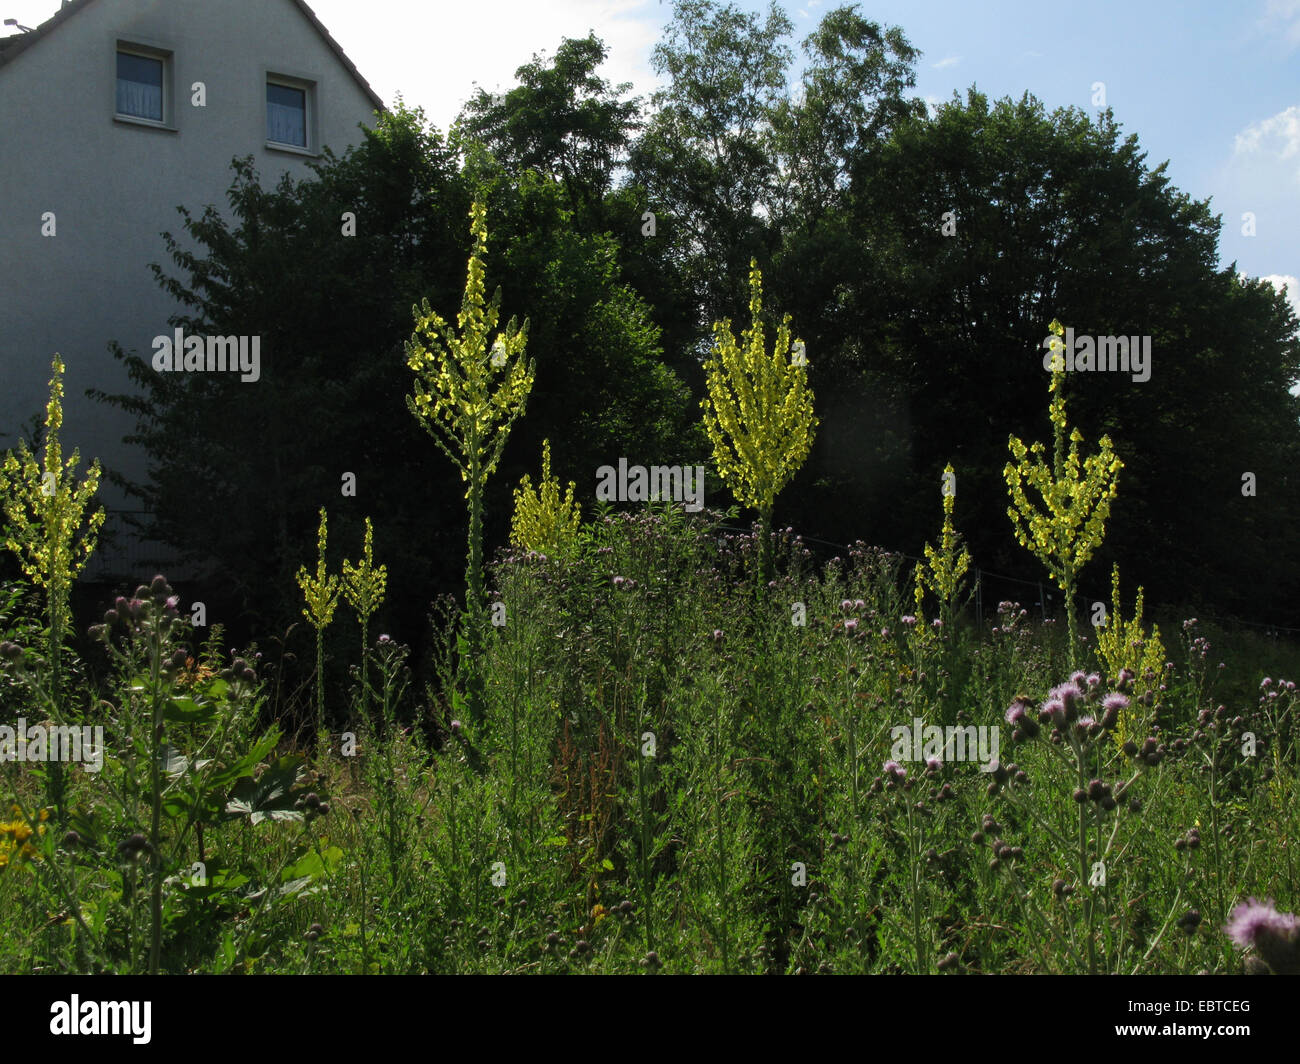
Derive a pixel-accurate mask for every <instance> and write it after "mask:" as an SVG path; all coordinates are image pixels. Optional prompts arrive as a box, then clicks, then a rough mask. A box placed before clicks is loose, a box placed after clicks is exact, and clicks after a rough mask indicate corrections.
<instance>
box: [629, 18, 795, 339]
mask: <svg viewBox="0 0 1300 1064" xmlns="http://www.w3.org/2000/svg"><path fill="white" fill-rule="evenodd" d="M793 29H794V24H793V23H792V22H791V21H790V19H789V17H788V16H787V15H786V14H785V12H784V11H782V10H781V8H780V7H778V6H777V5H776V4H775V3H773V4H772V5H771V6H770V7H769V9H768V13H767V17H766V18H765V19H763V20H761V21H760V19H759V17H758V16H757V15H755V14H752V13H746V12H742V11H740V10H739V9H738V8H736V7H735V6H734V5H732V4H727V5H726V6H725V7H720V6H719V5H718V4H716V3H714V2H713V0H677V2H676V3H675V4H674V5H673V18H672V21H671V22H670V23H669V25H668V28H667V30H666V33H665V39H664V40H663V41H662V42H660V43H659V44H658V45H656V46H655V50H654V54H653V56H652V60H651V62H652V65H653V66H654V69H655V71H656V73H658V74H660V75H665V76H667V78H668V85H667V87H666V88H664V89H662V90H661V91H659V92H657V93H655V95H654V105H655V108H656V111H655V114H654V117H653V118H652V119H651V120H650V122H649V123H648V125H647V127H646V130H645V132H644V134H643V135H642V137H641V138H640V139H639V140H638V142H637V144H636V145H635V147H634V149H633V152H632V157H631V170H632V174H633V178H634V180H635V182H636V184H637V185H638V186H639V187H640V188H641V189H643V190H644V192H645V193H646V195H647V198H648V203H649V205H650V209H652V210H657V211H662V212H663V213H664V214H665V215H666V216H667V217H669V218H670V219H671V222H672V227H673V229H674V230H675V231H676V233H677V235H676V236H675V237H674V239H675V241H676V245H677V253H678V255H679V258H680V261H679V263H678V265H679V268H680V269H682V270H683V271H684V273H685V274H686V275H687V278H688V283H689V285H690V288H691V290H692V291H693V292H694V294H695V296H696V300H697V304H698V307H699V311H698V312H699V314H700V317H699V321H700V322H701V323H703V322H706V321H709V320H713V319H716V318H721V317H727V316H730V315H731V313H732V311H733V309H738V308H739V307H740V306H742V305H743V304H744V299H743V297H742V296H741V292H743V288H738V287H734V285H735V281H734V278H737V277H739V276H741V275H742V273H743V271H744V266H745V263H747V262H748V261H749V259H750V258H751V257H753V256H761V257H763V258H767V257H768V252H769V251H770V248H769V242H768V237H767V225H766V223H765V221H764V220H763V218H762V217H761V216H760V214H758V213H756V210H758V211H761V210H763V209H765V208H766V206H767V205H768V204H770V203H771V202H772V198H773V196H772V193H773V189H774V187H775V183H776V178H777V171H776V161H775V158H774V156H773V154H772V152H771V150H770V149H771V143H770V140H771V138H770V119H771V115H772V114H773V112H774V111H775V109H776V108H777V106H778V105H779V103H780V102H781V100H782V99H783V98H784V94H785V93H786V91H787V89H786V68H787V67H788V66H789V65H790V63H791V61H792V60H793V58H794V54H793V52H792V51H791V50H790V48H789V46H788V45H786V44H784V43H782V42H783V39H784V38H785V37H787V36H788V35H789V34H790V33H791V32H792V31H793Z"/></svg>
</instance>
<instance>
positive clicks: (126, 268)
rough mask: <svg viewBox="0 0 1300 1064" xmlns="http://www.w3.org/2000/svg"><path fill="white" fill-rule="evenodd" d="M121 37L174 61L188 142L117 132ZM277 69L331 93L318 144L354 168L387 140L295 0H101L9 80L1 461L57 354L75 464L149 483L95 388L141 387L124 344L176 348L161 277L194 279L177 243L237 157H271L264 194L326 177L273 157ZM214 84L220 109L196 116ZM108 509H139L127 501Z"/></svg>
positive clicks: (1, 148)
mask: <svg viewBox="0 0 1300 1064" xmlns="http://www.w3.org/2000/svg"><path fill="white" fill-rule="evenodd" d="M54 10H55V9H54V8H53V7H52V8H51V14H53V12H54ZM119 39H126V40H130V41H133V42H136V43H140V44H146V45H155V46H158V47H160V48H164V49H168V50H170V51H171V52H172V53H173V55H172V60H171V63H172V67H173V70H172V74H173V77H172V84H173V86H174V90H175V91H174V97H173V99H174V104H175V107H174V112H173V118H174V125H175V127H176V128H175V130H174V131H172V130H163V129H157V128H146V127H142V126H139V125H133V124H127V123H124V122H121V121H118V120H115V118H114V112H115V86H116V51H117V42H118V40H119ZM268 71H271V72H275V73H280V74H288V75H296V76H298V77H301V78H304V79H309V80H312V81H315V82H316V89H315V94H314V96H315V104H316V115H317V119H318V121H317V123H316V131H317V134H318V143H317V145H316V146H319V145H321V144H325V145H329V146H330V147H332V148H333V149H334V150H335V151H336V152H338V153H339V154H342V152H343V150H344V149H346V148H347V147H348V146H349V145H352V144H355V143H357V142H358V141H360V139H361V133H360V131H359V130H358V128H357V124H358V123H359V122H364V123H365V124H366V125H373V124H374V119H373V103H372V102H371V99H370V98H369V97H368V96H367V95H366V93H365V92H364V90H363V89H362V87H361V86H360V85H359V84H358V83H357V81H356V79H355V78H353V77H352V75H351V74H350V73H349V71H348V70H347V69H346V68H345V67H344V66H343V64H342V63H341V62H340V61H339V59H338V57H337V56H336V55H335V54H334V52H333V51H332V50H331V49H330V47H329V45H328V43H327V42H326V41H325V40H324V39H322V37H321V36H320V34H319V33H317V31H316V29H315V27H313V26H312V24H311V23H310V22H309V21H308V19H307V18H306V17H305V16H304V14H303V13H302V12H301V11H300V10H299V8H298V7H297V5H296V4H295V3H293V2H292V0H223V2H221V3H212V2H210V0H93V2H91V3H89V4H88V5H87V6H86V7H84V8H83V9H82V10H80V11H77V12H76V13H75V14H73V15H72V16H71V17H70V18H68V19H67V21H66V22H64V23H63V24H61V25H59V26H56V27H55V28H54V29H52V30H51V32H50V33H49V34H48V35H47V36H46V37H45V38H44V39H41V40H38V41H36V42H35V43H34V44H32V45H31V46H30V47H29V48H27V49H26V50H25V51H24V52H22V53H21V54H19V55H17V56H15V57H14V58H12V59H11V60H10V61H9V62H7V63H5V64H4V65H0V450H3V449H6V448H8V447H11V446H13V444H14V443H15V440H16V433H17V431H18V429H19V427H20V425H21V424H22V423H24V422H25V421H26V420H27V419H28V418H29V417H30V416H31V415H32V414H34V413H36V412H38V411H41V410H42V409H43V406H44V402H45V398H46V382H47V379H48V377H49V367H50V360H51V358H52V357H53V355H54V353H55V352H56V351H57V352H60V353H61V354H62V356H63V359H64V362H65V363H66V365H67V371H66V376H65V387H66V392H67V402H66V407H65V428H64V441H65V448H66V449H67V450H68V451H69V452H70V450H71V447H72V446H74V445H75V446H78V447H80V449H81V452H82V454H83V456H99V457H100V458H101V461H102V462H103V464H106V465H110V464H111V465H113V466H115V467H117V468H119V469H120V470H121V471H122V472H124V473H126V474H127V475H128V476H131V477H133V478H134V477H139V476H141V475H142V474H143V472H144V468H145V465H144V459H143V456H142V455H140V454H133V453H132V451H131V450H130V449H127V448H125V447H124V445H123V444H122V442H121V437H122V435H123V434H124V433H125V432H128V431H130V429H131V428H132V427H133V423H132V420H131V419H130V418H127V417H125V416H124V415H122V414H120V413H119V412H117V411H116V410H114V409H112V408H109V407H106V406H104V405H103V404H99V403H94V402H92V401H91V400H88V399H86V398H85V389H86V388H88V387H97V388H102V389H104V390H106V391H109V392H120V391H126V390H128V389H129V381H128V380H127V378H126V376H125V374H124V373H123V372H122V368H121V366H120V364H119V363H118V362H116V361H115V360H114V359H113V358H112V356H111V355H110V354H109V353H108V349H107V345H108V343H109V341H110V340H117V341H118V342H120V343H121V344H122V346H123V347H125V348H127V349H128V350H130V349H134V350H135V351H136V352H137V353H138V354H140V355H143V356H147V355H149V354H150V352H151V341H152V339H153V337H155V336H158V335H161V334H170V333H171V331H172V330H171V328H170V327H169V326H168V324H167V318H168V317H169V315H171V314H173V313H176V311H177V308H176V306H175V305H174V304H173V303H172V301H171V300H170V299H169V298H168V296H167V295H166V294H165V293H164V292H163V290H162V289H161V288H160V287H159V286H158V284H157V282H156V281H155V280H154V278H153V276H152V274H151V272H150V270H149V268H148V264H149V263H150V262H158V263H159V264H160V265H162V266H163V268H164V270H165V271H166V272H168V273H170V274H174V273H175V272H176V271H175V267H174V265H173V264H172V262H171V260H170V259H169V258H167V257H166V252H165V248H164V245H163V242H162V239H161V238H160V236H159V233H160V232H162V231H163V230H168V231H170V232H172V233H173V234H174V235H176V236H178V237H181V236H183V233H182V230H181V218H180V216H179V215H178V214H177V212H176V210H175V208H176V206H177V205H180V204H183V205H185V206H186V207H188V208H189V209H190V210H191V212H192V213H194V214H196V215H197V214H199V213H201V211H202V208H203V207H204V206H205V205H206V204H209V203H213V204H216V205H217V206H218V207H219V208H221V209H222V210H223V212H225V211H226V209H227V208H226V199H225V190H226V189H227V188H228V187H229V185H230V182H231V179H232V171H231V170H230V161H231V159H232V157H234V156H236V155H240V156H242V155H247V154H249V153H252V154H253V155H254V156H255V158H256V165H257V168H258V170H259V172H260V173H261V175H262V179H263V185H264V186H265V185H268V184H270V183H273V182H274V181H276V180H278V179H279V177H280V175H281V174H283V173H285V172H286V171H292V172H294V173H295V175H296V176H304V177H305V176H309V171H308V170H307V167H306V162H307V161H308V160H307V158H306V157H305V156H302V155H297V154H293V153H291V152H286V151H278V150H273V149H268V148H267V147H266V75H267V72H268ZM199 81H201V82H203V83H204V84H205V85H206V89H207V106H206V107H202V108H199V107H194V106H192V105H191V91H190V88H191V86H192V84H193V83H194V82H199ZM47 211H52V212H54V213H55V217H56V219H57V235H56V236H54V237H52V238H51V237H45V236H42V234H41V229H42V215H43V214H44V212H47ZM263 361H264V363H265V356H264V357H263ZM249 387H256V385H249ZM250 446H254V447H255V446H256V442H255V441H250ZM83 467H84V463H83ZM102 494H103V496H104V501H105V502H106V504H107V505H109V506H110V507H112V506H121V505H124V500H123V499H122V498H121V497H120V495H118V494H117V492H116V491H115V489H113V488H111V487H110V486H105V487H104V488H103V489H102ZM129 505H132V506H134V505H137V504H134V503H132V504H129Z"/></svg>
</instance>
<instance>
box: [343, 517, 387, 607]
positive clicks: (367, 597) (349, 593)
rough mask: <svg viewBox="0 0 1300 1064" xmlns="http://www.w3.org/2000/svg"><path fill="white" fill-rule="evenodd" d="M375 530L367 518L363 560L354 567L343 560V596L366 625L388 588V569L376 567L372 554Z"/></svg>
mask: <svg viewBox="0 0 1300 1064" xmlns="http://www.w3.org/2000/svg"><path fill="white" fill-rule="evenodd" d="M372 539H373V529H372V528H371V526H370V518H368V517H367V518H366V538H365V545H364V547H363V548H362V554H361V560H360V561H359V562H358V563H357V564H356V565H353V564H352V563H351V562H350V561H348V560H347V559H346V558H345V559H344V560H343V596H344V598H346V599H347V601H348V605H349V606H351V607H352V608H353V609H354V610H355V611H356V613H357V616H359V617H360V618H361V620H362V622H363V623H364V622H365V621H367V620H369V618H370V615H371V614H372V613H374V612H375V611H376V610H377V609H379V607H380V605H381V604H382V603H383V601H384V594H385V592H386V591H387V588H388V567H387V566H385V565H380V566H376V565H375V564H374V561H375V559H374V555H373V553H372V548H371V544H372Z"/></svg>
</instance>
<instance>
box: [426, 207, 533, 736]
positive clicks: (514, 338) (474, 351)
mask: <svg viewBox="0 0 1300 1064" xmlns="http://www.w3.org/2000/svg"><path fill="white" fill-rule="evenodd" d="M470 232H471V234H472V235H473V238H474V250H473V252H472V253H471V255H470V260H469V268H468V272H467V276H466V280H465V297H464V300H463V302H462V303H461V310H460V314H459V315H458V317H457V319H456V321H457V324H458V326H459V330H460V335H457V334H456V332H455V331H454V330H453V329H452V328H451V327H450V325H448V323H447V322H445V321H443V319H442V318H440V317H439V316H438V315H437V314H436V313H435V312H434V311H433V310H432V308H430V306H429V301H428V300H427V299H425V300H423V301H422V303H421V305H420V306H418V307H414V308H412V314H413V316H414V318H415V331H414V332H413V333H412V334H411V339H410V340H409V341H408V342H407V343H406V364H407V366H408V367H409V368H410V370H411V371H412V372H413V373H414V374H415V378H416V379H415V394H414V395H408V396H407V397H406V405H407V408H408V409H409V410H410V411H411V414H412V415H413V416H414V417H415V419H416V420H417V421H419V423H420V424H421V425H422V426H423V427H424V429H425V431H426V432H428V433H429V435H430V436H432V437H433V440H434V443H436V444H437V445H438V447H439V449H440V450H441V451H442V452H443V454H445V455H446V456H447V457H448V458H450V459H451V461H452V463H453V464H454V465H455V466H456V468H457V469H458V470H460V476H461V480H463V481H465V484H466V487H465V499H466V501H467V503H468V506H469V532H468V547H467V551H466V568H465V585H466V591H465V625H464V633H463V636H462V642H461V651H462V652H461V655H460V665H461V670H462V672H461V675H462V679H463V681H464V686H465V695H466V697H465V703H466V708H467V711H468V714H469V716H470V719H471V720H473V721H474V722H475V723H477V724H481V723H483V717H484V714H485V707H484V702H485V699H484V692H483V687H484V681H483V676H482V672H481V667H482V659H483V651H484V648H485V646H486V638H487V632H486V606H487V602H486V596H485V593H484V580H483V504H484V494H485V491H486V487H487V480H488V477H490V476H491V475H492V473H493V471H494V470H495V469H496V467H497V463H498V462H499V461H500V459H501V452H502V451H503V450H504V448H505V445H506V440H507V439H508V438H509V435H510V429H511V426H513V425H514V423H515V420H516V419H517V418H519V417H520V415H522V414H523V412H524V408H525V406H526V405H527V402H528V396H529V393H530V392H531V391H532V388H533V380H534V376H535V366H534V364H533V362H532V361H530V360H528V359H526V358H525V357H524V349H525V347H526V345H527V342H528V321H527V319H525V321H524V323H523V325H522V326H520V325H519V324H518V323H517V322H516V320H515V319H514V318H511V319H510V322H509V324H508V325H507V326H506V328H505V329H504V330H503V331H501V332H500V333H498V334H497V336H496V339H495V340H493V341H492V342H491V343H489V339H488V338H489V336H490V335H491V333H492V332H493V330H495V329H496V327H497V319H498V316H499V314H500V307H501V290H500V289H499V288H498V289H497V291H496V293H495V295H494V296H493V298H492V301H491V302H490V303H486V302H485V299H484V267H483V260H484V257H485V256H486V254H487V208H486V207H485V206H484V204H483V203H481V202H479V201H475V203H474V204H473V206H472V207H471V208H470ZM498 377H500V378H501V379H500V381H499V382H498V381H497V378H498ZM459 698H460V696H459V695H458V694H457V693H455V692H453V703H456V702H457V701H458V700H459Z"/></svg>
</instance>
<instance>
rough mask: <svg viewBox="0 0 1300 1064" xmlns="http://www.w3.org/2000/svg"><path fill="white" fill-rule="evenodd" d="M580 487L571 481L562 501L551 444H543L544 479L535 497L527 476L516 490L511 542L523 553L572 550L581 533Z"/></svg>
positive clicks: (525, 475) (547, 442)
mask: <svg viewBox="0 0 1300 1064" xmlns="http://www.w3.org/2000/svg"><path fill="white" fill-rule="evenodd" d="M576 488H577V485H576V484H575V483H574V482H573V481H569V487H568V490H567V491H566V493H565V496H564V498H563V499H561V498H560V482H559V480H558V479H555V478H553V477H552V476H551V441H550V440H543V441H542V479H541V483H539V484H538V486H537V492H536V493H535V494H534V492H533V486H532V481H531V480H529V478H528V474H526V473H525V474H524V477H523V479H522V480H521V481H520V482H519V487H518V488H516V489H515V493H514V498H515V512H514V516H513V517H512V518H511V521H510V542H511V543H512V544H514V545H515V546H516V547H519V548H521V549H523V550H531V551H537V552H538V553H540V554H560V553H563V552H564V551H566V550H568V548H569V547H570V546H571V545H572V543H573V541H574V538H575V537H576V536H577V533H578V526H579V523H580V522H581V519H582V511H581V507H580V506H579V505H578V504H577V503H576V502H574V499H573V493H574V491H575V490H576Z"/></svg>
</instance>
